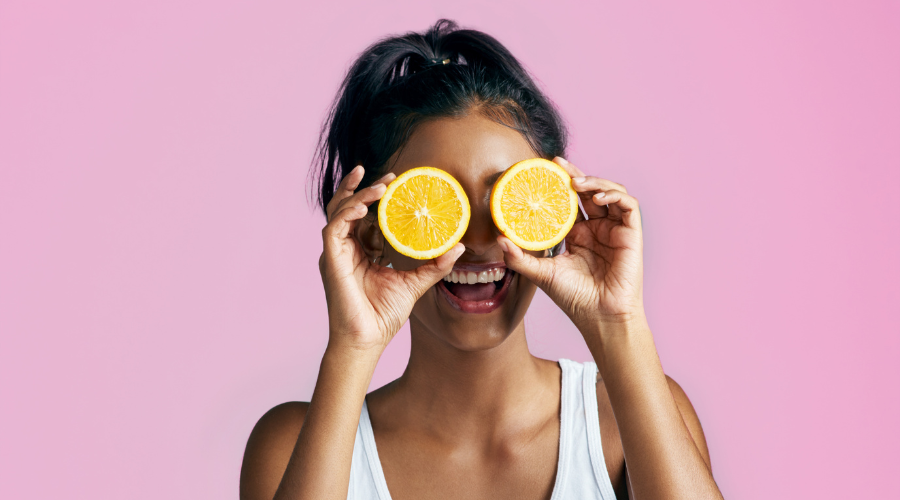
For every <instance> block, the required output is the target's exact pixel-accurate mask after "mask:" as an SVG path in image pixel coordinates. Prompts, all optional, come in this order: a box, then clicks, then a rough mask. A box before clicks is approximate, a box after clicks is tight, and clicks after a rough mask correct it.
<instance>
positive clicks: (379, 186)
mask: <svg viewBox="0 0 900 500" xmlns="http://www.w3.org/2000/svg"><path fill="white" fill-rule="evenodd" d="M383 187H386V186H385V185H384V183H383V182H376V183H375V184H372V185H371V186H369V189H372V190H375V189H380V188H383Z"/></svg>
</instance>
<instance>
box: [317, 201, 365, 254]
mask: <svg viewBox="0 0 900 500" xmlns="http://www.w3.org/2000/svg"><path fill="white" fill-rule="evenodd" d="M366 213H368V210H367V209H366V206H365V205H363V204H361V203H360V204H357V205H353V206H349V207H344V208H343V209H341V210H340V211H339V212H337V213H335V214H334V216H333V217H332V219H331V221H330V222H329V223H328V224H326V225H325V227H324V228H323V229H322V240H323V243H324V245H325V247H326V248H329V247H331V245H337V244H340V243H341V242H342V241H343V240H344V239H345V238H347V235H348V234H350V231H351V230H352V229H353V227H354V226H355V225H356V221H358V220H359V219H362V218H363V217H365V215H366Z"/></svg>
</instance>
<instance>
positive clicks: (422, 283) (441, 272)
mask: <svg viewBox="0 0 900 500" xmlns="http://www.w3.org/2000/svg"><path fill="white" fill-rule="evenodd" d="M465 251H466V247H465V245H463V244H462V243H457V244H456V245H454V246H453V248H451V249H450V250H448V251H447V253H445V254H443V255H441V256H438V257H435V258H434V259H431V260H430V261H428V262H427V263H426V264H424V265H422V266H419V267H417V268H415V269H413V270H412V271H404V274H405V275H406V276H405V278H406V280H407V283H408V284H409V286H410V288H411V289H412V291H413V293H414V294H415V296H416V298H417V299H418V298H419V297H421V296H422V295H423V294H424V293H425V292H426V291H427V290H428V289H429V288H431V287H433V286H434V284H435V283H437V282H438V281H440V280H441V278H443V277H444V276H447V275H448V274H450V271H452V270H453V264H454V263H455V262H456V259H458V258H459V257H460V256H461V255H462V254H463V252H465Z"/></svg>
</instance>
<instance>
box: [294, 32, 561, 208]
mask: <svg viewBox="0 0 900 500" xmlns="http://www.w3.org/2000/svg"><path fill="white" fill-rule="evenodd" d="M473 111H477V112H479V113H482V114H484V115H486V116H488V117H490V118H491V119H493V120H495V121H497V122H498V123H501V124H503V125H506V126H508V127H511V128H513V129H515V130H518V131H519V132H521V133H522V135H523V136H524V137H525V139H526V140H527V141H528V142H529V143H530V144H531V147H532V148H533V149H534V150H535V151H536V152H537V153H538V155H540V156H542V157H544V158H547V159H550V158H553V157H554V156H563V155H564V153H565V148H566V130H565V126H564V125H563V123H562V119H561V118H560V116H559V114H558V113H557V111H556V109H555V108H554V106H553V104H552V103H551V102H550V100H549V99H547V97H546V96H544V94H543V93H542V92H541V91H540V89H539V88H538V87H537V85H536V84H535V83H534V81H533V80H532V79H531V77H530V76H529V75H528V72H526V71H525V69H524V68H523V67H522V65H521V64H520V63H519V61H518V60H516V58H515V57H513V55H512V54H510V52H509V51H508V50H507V49H506V47H504V46H503V45H502V44H501V43H500V42H498V41H497V40H496V39H494V38H493V37H491V36H490V35H487V34H485V33H482V32H480V31H475V30H468V29H459V28H458V27H457V25H456V23H454V22H453V21H449V20H446V19H441V20H439V21H438V22H437V23H435V24H434V26H432V27H431V28H430V29H429V30H428V31H427V32H425V33H424V34H422V33H407V34H405V35H402V36H395V37H389V38H385V39H383V40H380V41H378V42H377V43H375V44H374V45H372V46H370V47H369V48H368V49H366V50H365V51H364V52H363V53H362V54H361V55H360V56H359V58H357V59H356V61H355V62H354V63H353V66H352V67H351V68H350V71H349V72H348V73H347V76H346V77H345V78H344V82H343V83H342V84H341V89H340V91H339V92H338V96H337V98H336V99H335V102H334V104H333V105H332V108H331V112H330V113H329V115H328V118H327V120H326V121H325V124H324V126H323V127H322V132H321V137H320V140H319V146H318V149H317V151H316V157H315V160H314V164H313V168H312V169H311V171H310V173H311V176H312V179H313V180H314V182H315V185H316V186H318V188H319V189H318V193H317V194H316V200H315V201H316V202H317V204H318V205H319V206H320V207H321V208H322V209H323V210H324V209H325V207H326V206H327V205H328V202H329V201H331V198H332V197H333V196H334V191H335V189H336V188H337V185H338V183H340V181H341V179H342V178H343V177H344V176H345V175H347V174H348V173H349V172H350V171H351V170H353V168H354V167H355V166H356V165H360V164H361V165H363V166H365V167H366V174H365V177H364V178H363V180H362V182H360V187H365V186H368V185H370V184H371V183H373V182H375V180H377V179H378V178H380V177H381V175H383V174H382V172H383V170H385V169H386V167H387V165H386V164H387V162H388V160H389V159H390V157H391V156H392V155H393V154H394V153H396V152H397V151H399V150H400V149H401V148H402V147H403V146H404V144H405V143H406V141H407V140H408V139H409V137H410V136H411V135H412V133H413V131H414V130H415V127H416V126H417V125H419V124H420V123H422V122H423V121H425V120H428V119H432V118H438V117H451V116H463V115H465V114H467V113H470V112H473Z"/></svg>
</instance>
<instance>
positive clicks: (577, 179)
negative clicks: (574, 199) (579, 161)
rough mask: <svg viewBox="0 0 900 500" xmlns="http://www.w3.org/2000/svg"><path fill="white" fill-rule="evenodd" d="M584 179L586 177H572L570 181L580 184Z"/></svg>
mask: <svg viewBox="0 0 900 500" xmlns="http://www.w3.org/2000/svg"><path fill="white" fill-rule="evenodd" d="M586 180H587V179H585V178H584V177H572V182H574V183H575V184H581V183H582V182H584V181H586Z"/></svg>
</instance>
